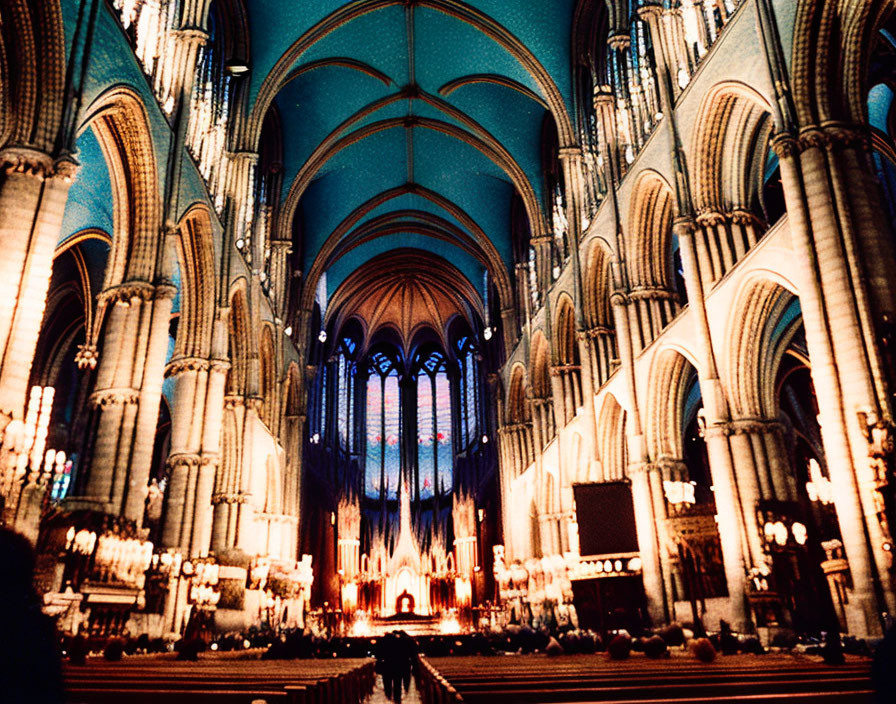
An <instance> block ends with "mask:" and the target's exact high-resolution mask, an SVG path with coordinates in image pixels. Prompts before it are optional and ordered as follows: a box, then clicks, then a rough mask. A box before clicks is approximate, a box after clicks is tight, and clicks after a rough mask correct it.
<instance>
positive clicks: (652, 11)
mask: <svg viewBox="0 0 896 704" xmlns="http://www.w3.org/2000/svg"><path fill="white" fill-rule="evenodd" d="M662 14H663V3H661V2H650V1H648V2H645V3H643V4H642V5H641V6H640V7H639V8H638V17H639V18H640V19H642V20H643V21H645V22H649V21H650V19H651V18H659V17H661V16H662Z"/></svg>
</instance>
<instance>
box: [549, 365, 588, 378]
mask: <svg viewBox="0 0 896 704" xmlns="http://www.w3.org/2000/svg"><path fill="white" fill-rule="evenodd" d="M581 368H582V367H580V366H579V365H578V364H557V365H555V366H553V367H551V368H550V370H549V371H550V374H551V376H563V375H564V374H569V373H570V372H577V371H580V370H581Z"/></svg>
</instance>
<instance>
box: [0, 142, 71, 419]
mask: <svg viewBox="0 0 896 704" xmlns="http://www.w3.org/2000/svg"><path fill="white" fill-rule="evenodd" d="M76 169H77V165H76V164H75V162H74V161H71V160H60V161H58V162H55V163H54V162H53V159H52V158H51V157H50V156H49V155H47V154H44V153H43V152H39V151H36V150H32V149H26V148H13V147H8V148H6V149H3V150H2V151H0V250H2V252H3V256H0V420H2V419H4V418H5V419H6V420H10V419H12V418H13V417H16V418H19V419H21V418H22V417H23V415H24V411H25V400H26V395H27V393H28V381H29V378H30V375H31V364H32V360H33V358H34V351H35V349H36V347H37V338H38V335H39V334H40V326H41V322H42V319H43V315H44V308H45V306H46V301H47V291H48V289H49V286H50V276H51V274H52V271H53V254H54V251H55V248H56V244H57V242H58V240H59V231H60V228H61V227H62V216H63V213H64V211H65V201H66V198H67V197H68V190H69V187H70V186H71V183H72V180H73V179H74V176H75V172H76Z"/></svg>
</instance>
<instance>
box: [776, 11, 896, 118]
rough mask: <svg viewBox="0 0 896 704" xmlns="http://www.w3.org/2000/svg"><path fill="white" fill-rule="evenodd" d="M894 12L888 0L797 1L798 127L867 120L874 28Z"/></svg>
mask: <svg viewBox="0 0 896 704" xmlns="http://www.w3.org/2000/svg"><path fill="white" fill-rule="evenodd" d="M892 11H893V4H892V3H891V2H888V1H887V0H813V1H812V2H801V3H799V4H798V6H797V12H796V19H795V23H794V39H793V61H792V63H793V67H792V81H793V97H794V103H795V106H796V112H797V121H798V123H799V126H800V127H803V128H805V127H810V126H817V125H825V124H826V123H829V122H830V123H839V122H847V123H854V124H861V123H863V122H864V121H865V119H864V115H865V101H864V96H865V93H866V89H867V86H866V85H865V77H866V76H867V73H868V71H867V67H868V66H867V65H868V61H869V59H870V55H871V52H870V46H871V42H872V36H873V33H874V32H875V31H876V29H877V28H878V27H880V26H881V25H882V24H883V23H884V22H885V21H886V19H887V18H888V17H889V16H890V14H891V13H892Z"/></svg>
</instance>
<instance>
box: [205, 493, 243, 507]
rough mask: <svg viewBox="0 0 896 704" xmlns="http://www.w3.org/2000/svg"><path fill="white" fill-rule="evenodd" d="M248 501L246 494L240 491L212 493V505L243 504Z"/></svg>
mask: <svg viewBox="0 0 896 704" xmlns="http://www.w3.org/2000/svg"><path fill="white" fill-rule="evenodd" d="M248 501H249V495H248V494H241V493H238V492H237V493H221V494H212V505H213V506H214V505H217V504H245V503H248Z"/></svg>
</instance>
